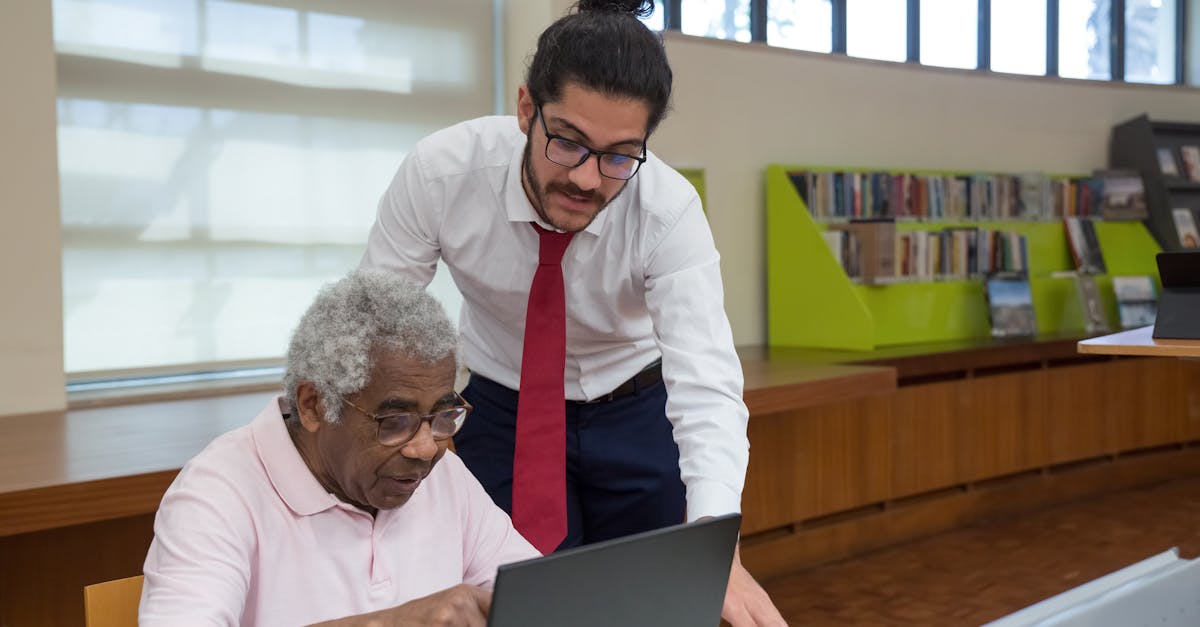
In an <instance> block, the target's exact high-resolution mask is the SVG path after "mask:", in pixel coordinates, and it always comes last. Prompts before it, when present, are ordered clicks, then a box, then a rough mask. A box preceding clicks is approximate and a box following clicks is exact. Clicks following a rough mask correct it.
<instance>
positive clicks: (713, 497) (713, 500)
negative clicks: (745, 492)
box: [687, 480, 742, 522]
mask: <svg viewBox="0 0 1200 627" xmlns="http://www.w3.org/2000/svg"><path fill="white" fill-rule="evenodd" d="M741 511H742V495H741V494H739V493H738V492H737V491H735V490H733V489H732V488H730V487H729V486H727V485H725V484H724V483H721V482H720V481H713V480H706V481H697V482H695V483H693V484H692V485H689V486H688V487H687V521H688V522H695V521H696V520H698V519H700V518H704V517H705V516H721V515H724V514H733V513H741Z"/></svg>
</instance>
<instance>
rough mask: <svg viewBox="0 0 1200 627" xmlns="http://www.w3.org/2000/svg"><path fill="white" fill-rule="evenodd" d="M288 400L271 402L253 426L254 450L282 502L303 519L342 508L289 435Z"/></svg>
mask: <svg viewBox="0 0 1200 627" xmlns="http://www.w3.org/2000/svg"><path fill="white" fill-rule="evenodd" d="M287 402H288V401H287V399H286V398H284V397H282V396H277V397H275V398H273V399H271V402H270V403H268V404H267V407H266V408H265V409H263V411H262V413H260V414H259V415H258V417H257V418H255V419H254V422H253V423H251V425H250V430H251V433H252V434H253V435H254V447H255V449H256V450H257V451H258V458H259V459H260V460H262V464H263V467H264V468H265V469H266V471H267V477H268V478H269V479H270V480H271V485H272V487H274V488H275V492H276V493H278V494H279V498H281V499H283V502H284V503H285V504H286V505H287V506H288V508H290V509H291V510H292V511H294V512H296V513H297V514H298V515H300V516H312V515H313V514H317V513H320V512H323V511H325V510H327V509H329V508H331V507H335V506H337V504H338V499H337V498H336V497H334V496H333V495H332V494H330V493H329V492H327V491H326V490H325V488H324V487H322V486H321V484H320V482H318V481H317V478H316V477H314V476H313V474H312V470H310V469H309V468H308V464H306V463H304V458H303V457H300V451H298V450H296V444H295V443H294V442H292V438H291V436H290V435H288V431H287V424H286V423H285V422H284V418H283V414H284V412H285V411H287Z"/></svg>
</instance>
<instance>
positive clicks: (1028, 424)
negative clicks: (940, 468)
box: [958, 370, 1049, 481]
mask: <svg viewBox="0 0 1200 627" xmlns="http://www.w3.org/2000/svg"><path fill="white" fill-rule="evenodd" d="M1046 385H1047V383H1046V373H1045V371H1043V370H1032V371H1027V372H1018V373H1013V374H1005V375H996V376H989V377H981V378H977V379H970V380H968V381H965V382H963V384H962V388H963V394H964V395H965V401H964V411H962V412H960V413H959V416H958V417H959V425H958V438H959V439H958V453H959V461H958V463H959V468H960V469H961V470H962V477H963V479H964V480H965V481H978V480H981V479H987V478H990V477H1000V476H1003V475H1009V474H1012V473H1016V472H1020V471H1023V470H1028V469H1031V468H1038V467H1040V466H1043V465H1045V464H1046V462H1047V460H1048V459H1049V444H1048V442H1047V431H1046V423H1047V422H1048V415H1047V414H1048V406H1047V403H1046Z"/></svg>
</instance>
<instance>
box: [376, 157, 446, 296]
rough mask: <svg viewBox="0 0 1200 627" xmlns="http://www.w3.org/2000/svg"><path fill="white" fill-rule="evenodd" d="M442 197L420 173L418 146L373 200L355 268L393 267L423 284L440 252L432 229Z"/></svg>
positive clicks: (437, 222)
mask: <svg viewBox="0 0 1200 627" xmlns="http://www.w3.org/2000/svg"><path fill="white" fill-rule="evenodd" d="M444 195H445V194H444V192H443V190H442V187H441V184H440V183H438V184H434V183H431V182H430V181H429V180H428V178H427V177H426V176H425V173H424V171H423V167H422V159H421V144H418V145H417V147H416V148H414V149H413V151H412V152H411V153H409V155H408V156H407V157H405V159H404V161H403V162H401V164H400V169H399V170H397V171H396V175H395V176H394V177H392V182H391V184H390V185H388V188H387V190H385V191H384V192H383V196H382V197H381V198H380V199H379V209H378V212H377V213H376V216H375V224H374V225H372V227H371V234H370V235H369V236H368V238H367V250H366V252H365V253H364V254H363V258H362V261H361V263H360V264H359V267H361V268H382V269H385V270H393V271H396V272H399V273H401V274H403V275H405V276H407V277H408V278H410V279H411V280H412V281H414V282H415V283H417V284H418V285H420V286H422V287H425V286H428V285H429V282H430V281H431V280H433V275H434V273H435V272H436V271H437V261H438V258H439V256H440V254H441V251H440V248H439V244H438V237H437V233H438V228H439V226H440V221H441V215H442V211H441V207H442V198H443V197H444Z"/></svg>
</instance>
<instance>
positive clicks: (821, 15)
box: [767, 0, 833, 52]
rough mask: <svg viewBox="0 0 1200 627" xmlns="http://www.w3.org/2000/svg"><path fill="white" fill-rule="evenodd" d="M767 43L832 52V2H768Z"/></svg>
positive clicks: (773, 0)
mask: <svg viewBox="0 0 1200 627" xmlns="http://www.w3.org/2000/svg"><path fill="white" fill-rule="evenodd" d="M767 43H768V44H770V45H772V46H780V47H783V48H794V49H796V50H811V51H813V52H831V51H832V50H833V6H832V4H830V0H769V1H768V2H767Z"/></svg>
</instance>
